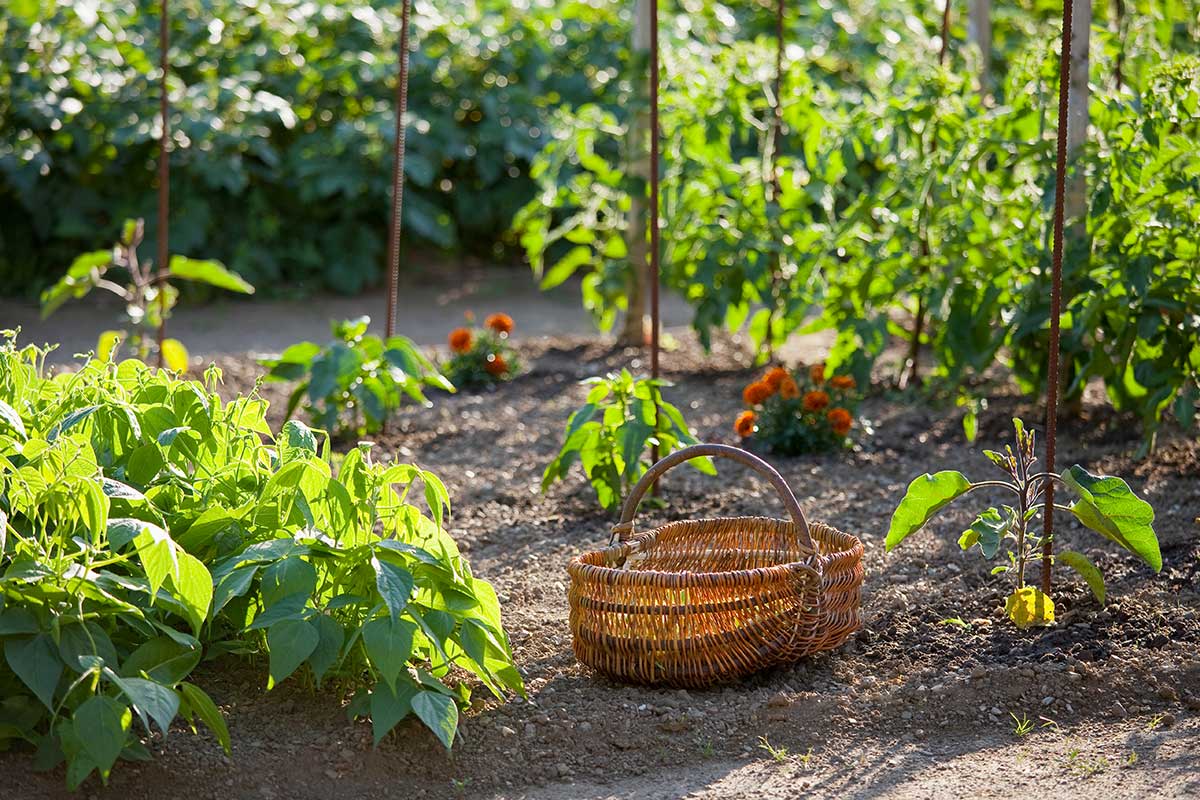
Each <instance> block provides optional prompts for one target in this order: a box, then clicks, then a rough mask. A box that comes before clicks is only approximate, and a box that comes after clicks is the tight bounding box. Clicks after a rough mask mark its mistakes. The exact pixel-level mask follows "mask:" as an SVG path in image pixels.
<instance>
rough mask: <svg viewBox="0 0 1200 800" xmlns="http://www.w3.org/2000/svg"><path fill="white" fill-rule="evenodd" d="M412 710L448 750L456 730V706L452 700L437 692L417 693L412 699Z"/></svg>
mask: <svg viewBox="0 0 1200 800" xmlns="http://www.w3.org/2000/svg"><path fill="white" fill-rule="evenodd" d="M412 710H413V713H414V714H416V715H417V718H418V719H420V720H421V722H424V723H425V727H427V728H429V730H431V731H433V733H434V735H435V736H437V737H438V740H439V741H441V743H442V744H443V745H444V746H445V747H446V749H447V750H449V749H450V748H451V746H452V745H453V744H454V734H455V732H456V731H457V730H458V706H457V705H455V704H454V700H452V699H451V698H449V697H446V696H445V695H444V694H439V693H438V692H418V693H417V694H416V695H414V696H413V698H412Z"/></svg>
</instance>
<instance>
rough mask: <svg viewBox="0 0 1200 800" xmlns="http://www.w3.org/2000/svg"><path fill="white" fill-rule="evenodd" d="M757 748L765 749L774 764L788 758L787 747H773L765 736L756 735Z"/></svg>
mask: <svg viewBox="0 0 1200 800" xmlns="http://www.w3.org/2000/svg"><path fill="white" fill-rule="evenodd" d="M758 749H759V750H765V751H767V753H768V754H769V755H770V756H771V758H772V759H774V760H775V763H776V764H782V763H783V762H785V761H787V760H788V749H787V748H786V747H775V746H774V745H772V744H771V742H770V741H768V740H767V737H766V736H760V737H758Z"/></svg>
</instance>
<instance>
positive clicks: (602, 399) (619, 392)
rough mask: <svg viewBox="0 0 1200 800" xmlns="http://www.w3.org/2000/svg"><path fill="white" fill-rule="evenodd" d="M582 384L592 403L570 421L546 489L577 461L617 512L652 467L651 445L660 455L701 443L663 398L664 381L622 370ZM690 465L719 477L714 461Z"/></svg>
mask: <svg viewBox="0 0 1200 800" xmlns="http://www.w3.org/2000/svg"><path fill="white" fill-rule="evenodd" d="M583 383H584V385H586V386H590V387H591V388H590V389H589V390H588V395H587V402H586V403H584V405H583V406H581V407H580V408H579V409H577V410H576V411H575V412H574V413H572V414H571V416H570V418H569V419H568V420H567V428H566V432H565V433H564V436H563V444H562V448H561V449H560V450H559V452H558V455H556V456H555V457H554V460H553V461H551V462H550V464H549V465H547V467H546V470H545V472H544V473H543V475H542V491H543V492H545V491H546V490H547V489H549V488H550V486H552V485H553V484H554V482H555V481H559V480H563V479H564V478H566V476H567V475H568V474H569V473H570V470H571V467H572V465H574V464H575V463H576V462H577V461H578V462H579V463H580V465H581V466H582V467H583V471H584V474H585V475H586V476H587V478H588V481H589V482H590V483H591V485H592V488H593V489H594V490H595V492H596V499H597V500H598V501H599V502H600V505H601V506H603V507H604V508H605V509H607V510H609V511H614V510H616V509H617V508H619V507H620V505H621V502H622V501H623V500H624V498H625V497H627V496H628V494H629V490H630V489H631V488H633V485H634V484H635V483H637V480H638V479H639V478H640V477H642V474H643V473H644V472H645V471H646V470H647V469H649V468H650V466H651V463H650V461H649V453H648V452H647V451H648V450H649V449H650V448H651V447H652V446H655V445H657V447H658V453H659V455H660V457H661V456H665V455H667V454H668V453H670V452H672V451H674V450H678V449H680V448H682V447H687V446H690V445H693V444H696V443H697V440H696V437H695V436H693V435H692V432H691V430H690V429H689V428H688V425H687V421H686V420H684V418H683V414H682V413H681V412H680V411H679V409H678V408H676V407H675V406H673V405H671V404H670V403H668V402H666V401H665V400H663V397H662V387H663V386H666V385H668V384H666V383H665V382H664V381H662V380H654V379H650V378H635V377H634V376H633V374H632V373H630V372H629V370H621V372H620V373H612V374H610V375H608V376H606V377H604V378H598V377H597V378H588V379H586V380H585V381H583ZM656 409H657V410H656ZM688 463H689V464H691V465H692V467H693V468H694V469H697V470H699V471H700V472H703V473H705V474H706V475H716V474H717V470H716V467H714V466H713V463H712V459H710V458H707V457H706V458H695V459H692V460H691V461H689V462H688Z"/></svg>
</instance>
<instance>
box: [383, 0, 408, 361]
mask: <svg viewBox="0 0 1200 800" xmlns="http://www.w3.org/2000/svg"><path fill="white" fill-rule="evenodd" d="M409 3H410V0H404V2H403V3H402V4H401V6H400V46H399V50H398V52H397V56H398V58H399V61H400V74H399V75H398V76H397V78H396V135H395V138H394V142H393V147H392V217H391V227H390V228H389V230H388V273H387V316H386V317H385V319H386V322H385V323H384V332H385V334H386V336H387V338H391V337H392V336H394V335H395V334H396V292H397V284H398V283H399V280H400V217H401V213H402V212H403V210H404V150H405V127H404V115H405V114H406V113H407V112H408V16H409Z"/></svg>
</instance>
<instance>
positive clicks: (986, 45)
mask: <svg viewBox="0 0 1200 800" xmlns="http://www.w3.org/2000/svg"><path fill="white" fill-rule="evenodd" d="M947 2H949V0H947ZM969 3H970V4H969V5H968V7H967V37H968V38H969V39H970V40H971V42H972V43H973V44H974V45H975V46H976V47H978V48H979V54H980V60H979V91H980V93H981V94H985V95H986V94H987V91H988V86H989V85H990V84H991V80H992V75H991V63H992V0H969Z"/></svg>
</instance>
